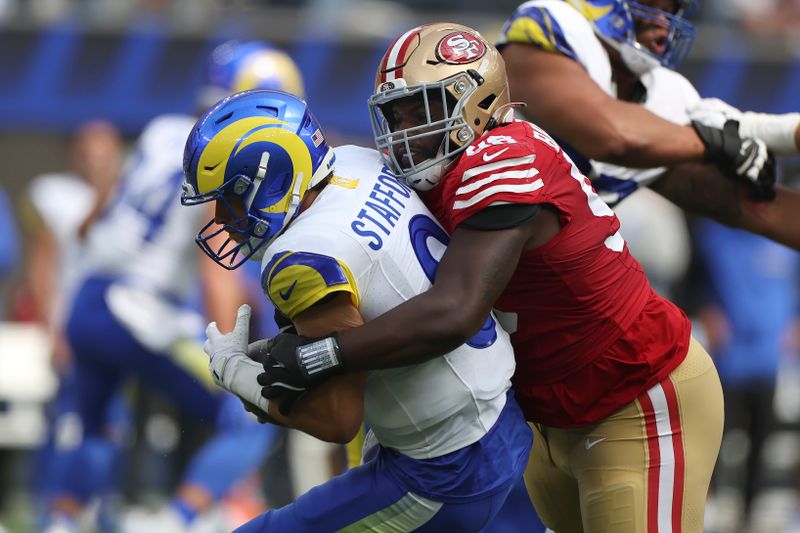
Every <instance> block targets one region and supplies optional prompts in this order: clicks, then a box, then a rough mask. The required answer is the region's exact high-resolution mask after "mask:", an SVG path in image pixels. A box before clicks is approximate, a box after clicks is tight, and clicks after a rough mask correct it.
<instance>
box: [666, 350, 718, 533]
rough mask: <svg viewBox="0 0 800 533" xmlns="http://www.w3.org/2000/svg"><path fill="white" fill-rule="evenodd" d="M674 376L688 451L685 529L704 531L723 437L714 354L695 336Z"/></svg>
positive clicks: (683, 512)
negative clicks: (707, 507) (705, 348)
mask: <svg viewBox="0 0 800 533" xmlns="http://www.w3.org/2000/svg"><path fill="white" fill-rule="evenodd" d="M670 379H671V380H672V382H673V383H674V385H675V389H676V391H677V396H678V402H679V405H680V413H681V420H682V430H683V443H684V449H685V454H686V465H685V468H684V476H685V486H684V499H683V505H682V510H681V522H682V524H683V529H682V531H684V532H692V533H693V532H695V531H697V532H701V531H703V515H704V511H705V504H706V498H707V495H708V486H709V483H710V481H711V474H712V472H713V470H714V465H715V463H716V461H717V455H718V454H719V449H720V444H721V441H722V429H723V418H724V416H723V412H724V406H723V403H724V402H723V394H722V386H721V385H720V381H719V376H718V375H717V369H716V368H715V367H714V363H713V361H712V360H711V357H710V356H709V355H708V354H707V353H706V351H705V350H704V349H703V347H702V346H701V345H700V344H699V343H698V342H697V341H695V340H694V339H692V343H691V345H690V346H689V354H688V355H687V356H686V360H685V361H684V362H683V363H682V364H681V365H680V366H679V367H678V368H676V369H675V370H674V371H673V372H672V374H671V375H670Z"/></svg>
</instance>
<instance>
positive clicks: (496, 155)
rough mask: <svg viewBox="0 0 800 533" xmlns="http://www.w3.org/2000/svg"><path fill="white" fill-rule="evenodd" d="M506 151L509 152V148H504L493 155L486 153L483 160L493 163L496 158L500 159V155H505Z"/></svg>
mask: <svg viewBox="0 0 800 533" xmlns="http://www.w3.org/2000/svg"><path fill="white" fill-rule="evenodd" d="M506 150H508V148H503V149H502V150H498V151H496V152H495V153H493V154H486V153H485V154H483V160H484V161H486V162H487V163H488V162H489V161H492V160H493V159H495V158H496V157H498V156H499V155H500V154H502V153H503V152H505V151H506Z"/></svg>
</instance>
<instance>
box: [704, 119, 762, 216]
mask: <svg viewBox="0 0 800 533" xmlns="http://www.w3.org/2000/svg"><path fill="white" fill-rule="evenodd" d="M692 126H693V127H694V129H695V131H696V132H697V134H698V135H699V136H700V139H701V140H702V141H703V144H705V146H706V159H708V160H709V161H711V162H713V163H715V164H716V165H717V166H719V168H720V170H722V171H723V172H725V173H726V175H728V176H729V177H731V178H733V179H736V180H737V181H742V182H744V183H747V184H748V186H749V189H750V196H751V197H752V198H753V199H754V200H772V199H773V198H774V197H775V176H776V172H777V170H776V167H775V156H774V155H773V154H772V152H770V151H769V150H768V149H767V145H766V144H765V143H764V141H762V140H761V139H754V138H742V137H741V136H740V135H739V123H738V122H737V121H735V120H728V121H726V122H725V124H724V126H723V128H722V129H717V128H712V127H709V126H706V125H704V124H701V123H699V122H692Z"/></svg>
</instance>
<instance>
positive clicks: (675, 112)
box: [497, 0, 700, 206]
mask: <svg viewBox="0 0 800 533" xmlns="http://www.w3.org/2000/svg"><path fill="white" fill-rule="evenodd" d="M512 42H513V43H522V44H529V45H532V46H536V47H539V48H542V49H543V50H546V51H549V52H552V53H558V54H562V55H564V56H566V57H569V58H570V59H572V60H573V61H576V62H577V63H578V64H580V65H581V66H582V67H583V68H584V69H585V70H586V72H587V73H588V74H589V76H590V77H591V78H592V80H594V81H595V83H597V84H598V85H599V86H600V87H601V88H602V89H603V90H604V91H605V92H607V93H608V94H609V95H610V96H612V97H614V98H616V87H615V85H614V82H613V80H612V75H611V62H610V60H609V57H608V52H607V51H606V49H605V48H604V47H603V44H602V42H601V40H600V38H599V37H597V34H596V33H595V32H594V29H593V28H592V25H591V23H590V22H589V21H588V20H587V19H586V18H585V17H584V16H583V15H582V14H581V13H580V12H579V11H578V10H577V9H575V8H574V7H572V6H571V5H570V4H568V3H567V2H565V1H563V0H531V1H530V2H525V3H524V4H522V5H520V6H519V7H518V8H517V9H516V11H514V13H513V14H512V15H511V17H510V18H509V20H508V21H506V24H505V25H504V27H503V31H502V32H501V35H500V37H499V39H498V40H497V45H498V46H502V45H503V44H507V43H512ZM640 81H641V82H642V85H643V86H644V87H645V89H646V90H647V94H646V97H645V100H644V102H643V103H642V104H643V105H644V107H645V108H647V109H648V110H650V111H652V112H653V113H655V114H656V115H659V116H660V117H662V118H664V119H666V120H669V121H671V122H675V123H676V124H680V125H687V124H689V122H690V120H689V114H688V112H687V110H688V109H689V108H690V107H692V106H693V105H694V104H696V103H697V102H698V101H699V100H700V95H699V94H698V93H697V90H696V89H695V88H694V86H693V85H692V84H691V82H690V81H689V80H687V79H686V78H685V77H684V76H682V75H681V74H679V73H677V72H675V71H674V70H670V69H668V68H664V67H661V66H657V67H655V68H654V69H652V70H651V71H650V72H648V73H646V74H644V75H642V76H641V77H640ZM665 142H666V140H665ZM573 155H574V154H573ZM573 158H574V157H573ZM574 159H576V163H578V164H579V165H580V162H579V161H578V159H579V158H574ZM590 163H591V170H589V169H585V168H582V170H583V171H584V172H586V173H587V175H589V177H590V178H592V185H593V186H594V187H595V189H596V190H597V192H598V193H599V194H600V196H601V197H602V198H603V200H605V201H606V203H608V204H609V205H612V206H613V205H614V204H616V203H618V202H619V201H621V200H622V199H623V198H625V197H626V196H628V195H629V194H631V193H632V192H634V191H635V190H636V189H637V188H638V187H640V186H647V185H649V184H650V183H652V182H653V181H655V180H656V179H657V178H658V177H659V176H660V175H661V174H662V173H663V171H664V168H663V167H662V168H653V169H631V168H624V167H619V166H616V165H610V164H608V163H602V162H599V161H591V162H590Z"/></svg>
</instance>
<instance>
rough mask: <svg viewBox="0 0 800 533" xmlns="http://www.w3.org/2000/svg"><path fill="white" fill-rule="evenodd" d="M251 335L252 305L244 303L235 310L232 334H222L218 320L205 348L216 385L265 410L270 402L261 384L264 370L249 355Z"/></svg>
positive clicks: (209, 331)
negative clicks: (248, 342)
mask: <svg viewBox="0 0 800 533" xmlns="http://www.w3.org/2000/svg"><path fill="white" fill-rule="evenodd" d="M249 334H250V306H249V305H247V304H244V305H242V306H241V307H239V310H238V311H237V312H236V326H234V328H233V331H231V332H230V333H225V334H223V333H221V332H220V331H219V328H218V327H217V323H216V322H211V323H210V324H209V325H208V327H207V328H206V336H207V337H208V340H206V342H205V344H204V345H203V350H204V351H205V352H206V353H207V354H208V356H209V358H210V360H209V364H208V368H209V370H210V371H211V375H212V376H213V377H214V382H215V383H216V384H217V385H219V386H220V387H222V388H223V389H225V390H227V391H230V392H232V393H234V394H235V395H237V396H239V398H241V399H242V400H245V401H247V402H250V403H252V404H254V405H256V406H258V407H259V408H260V409H262V410H263V411H265V412H266V411H267V409H268V408H269V402H267V401H266V400H265V399H264V397H262V395H261V386H260V385H259V384H258V375H259V374H260V373H261V372H262V370H263V369H262V367H261V365H260V364H258V363H257V362H256V361H253V360H252V359H250V358H249V357H248V356H247V340H248V336H249Z"/></svg>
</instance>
